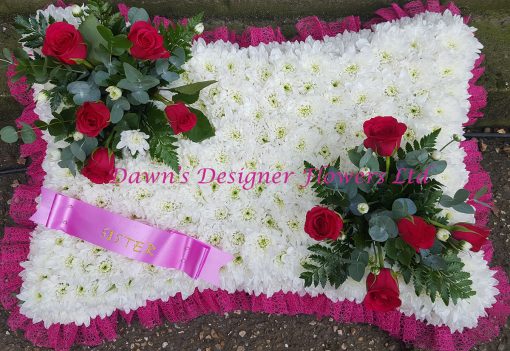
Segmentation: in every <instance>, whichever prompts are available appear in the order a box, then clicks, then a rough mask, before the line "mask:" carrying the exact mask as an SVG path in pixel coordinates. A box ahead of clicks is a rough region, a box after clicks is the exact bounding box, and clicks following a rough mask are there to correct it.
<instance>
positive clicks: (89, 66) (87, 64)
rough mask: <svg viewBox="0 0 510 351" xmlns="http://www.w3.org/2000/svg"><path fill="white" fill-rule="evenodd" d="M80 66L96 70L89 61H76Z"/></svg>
mask: <svg viewBox="0 0 510 351" xmlns="http://www.w3.org/2000/svg"><path fill="white" fill-rule="evenodd" d="M75 61H76V62H77V63H78V64H82V65H84V66H85V67H87V68H88V69H92V70H93V69H94V66H92V64H91V63H90V62H89V61H87V60H75Z"/></svg>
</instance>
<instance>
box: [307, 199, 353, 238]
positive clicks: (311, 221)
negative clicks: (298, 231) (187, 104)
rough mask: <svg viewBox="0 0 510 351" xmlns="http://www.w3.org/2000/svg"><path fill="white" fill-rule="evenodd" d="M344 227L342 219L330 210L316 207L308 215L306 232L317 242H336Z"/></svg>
mask: <svg viewBox="0 0 510 351" xmlns="http://www.w3.org/2000/svg"><path fill="white" fill-rule="evenodd" d="M343 227H344V221H343V220H342V217H341V216H340V215H339V214H338V213H336V212H335V211H332V210H330V209H329V208H326V207H321V206H315V207H314V208H312V209H311V210H310V211H308V213H307V214H306V222H305V232H306V233H307V234H308V235H310V237H311V238H313V239H315V240H319V241H320V240H327V239H331V240H336V239H338V237H339V236H340V234H341V231H342V228H343Z"/></svg>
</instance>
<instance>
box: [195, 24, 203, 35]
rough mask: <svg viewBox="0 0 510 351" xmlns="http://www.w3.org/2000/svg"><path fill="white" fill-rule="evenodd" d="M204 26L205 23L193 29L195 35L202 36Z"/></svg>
mask: <svg viewBox="0 0 510 351" xmlns="http://www.w3.org/2000/svg"><path fill="white" fill-rule="evenodd" d="M204 29H205V28H204V24H203V23H199V24H197V25H196V26H195V28H193V30H194V31H195V33H197V34H202V33H203V32H204Z"/></svg>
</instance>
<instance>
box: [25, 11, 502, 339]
mask: <svg viewBox="0 0 510 351" xmlns="http://www.w3.org/2000/svg"><path fill="white" fill-rule="evenodd" d="M69 15H70V14H69ZM70 16H71V17H70V18H74V17H72V15H70ZM473 31H474V29H473V28H470V27H468V26H466V25H465V24H464V23H463V21H462V18H461V17H458V16H453V15H452V14H451V13H449V12H446V13H445V14H444V15H439V14H432V13H426V14H423V15H418V16H415V17H414V18H412V19H410V18H406V19H402V20H398V21H393V22H391V23H383V24H378V25H376V26H374V27H373V31H370V30H363V31H361V32H360V33H344V34H342V35H338V36H336V37H334V38H325V39H324V40H323V41H315V40H312V39H308V40H306V41H305V42H299V43H297V42H292V43H290V42H287V43H283V44H277V43H273V44H268V45H260V46H258V47H250V48H246V49H240V48H239V47H238V46H237V45H233V44H230V43H225V42H217V43H212V44H209V45H206V44H205V43H204V42H203V41H201V40H200V41H198V42H197V43H196V44H195V45H194V47H193V58H192V59H191V60H190V61H189V62H188V63H187V64H186V66H185V69H186V71H187V73H186V74H185V75H183V78H182V80H181V81H179V82H176V83H175V84H183V83H187V82H194V81H203V80H216V81H218V83H217V84H214V85H212V86H210V87H208V88H206V89H205V90H204V91H203V92H202V93H201V98H200V100H199V101H198V102H197V103H196V107H197V108H200V109H201V110H203V111H204V113H205V114H206V115H207V116H208V117H210V119H211V122H212V123H213V124H214V127H215V130H216V136H215V137H214V138H211V139H208V140H206V141H204V142H202V143H192V142H190V141H188V140H186V139H184V138H180V139H179V155H180V162H181V165H182V167H183V170H188V171H189V172H190V180H189V182H187V183H186V184H178V179H177V178H176V180H175V181H174V182H173V183H172V184H170V183H166V184H162V183H156V184H146V183H145V182H143V181H142V182H141V183H140V184H129V183H128V182H122V183H120V184H118V185H115V186H113V185H94V184H91V183H90V182H89V181H88V180H87V179H86V178H85V177H83V176H81V175H78V176H77V177H76V178H74V177H73V176H72V175H71V174H70V172H69V171H67V170H65V169H62V168H60V167H59V166H58V165H57V159H56V158H55V157H51V155H54V154H55V152H54V151H55V150H56V148H57V145H56V144H55V143H54V142H53V141H52V140H50V138H49V137H48V136H47V135H45V138H46V140H47V141H48V142H49V144H48V155H49V156H48V157H47V158H46V160H45V162H44V165H43V166H44V169H45V171H46V172H47V175H46V178H45V183H44V186H46V187H48V188H51V189H53V190H56V191H59V192H62V193H64V194H66V195H68V196H71V197H76V198H79V199H81V200H83V201H86V202H87V203H90V204H92V205H95V206H98V207H101V208H105V209H107V210H109V211H112V212H115V213H118V214H121V215H123V216H125V217H128V218H137V219H140V220H143V221H146V222H148V223H149V224H151V225H154V226H157V227H159V228H163V229H164V228H168V229H170V228H172V229H177V230H180V231H182V232H184V233H186V234H189V235H191V236H193V237H195V238H198V239H200V240H203V241H205V242H208V243H210V244H212V245H214V246H217V247H218V248H220V249H222V250H225V251H227V252H230V253H232V254H233V255H234V256H235V258H234V261H233V262H232V263H230V264H229V265H228V266H226V267H225V268H224V269H223V270H222V273H221V285H220V288H221V289H224V290H227V291H229V292H235V291H245V292H247V293H251V294H261V293H263V294H267V296H272V295H273V294H274V293H275V292H278V291H284V292H295V293H298V294H300V295H303V294H306V293H308V294H311V295H312V296H317V295H318V294H326V296H327V297H328V298H330V299H331V300H333V301H342V300H345V299H347V300H351V301H356V302H358V303H360V302H361V301H362V300H363V298H364V296H365V293H366V288H365V282H364V281H362V282H359V283H358V282H355V281H353V280H351V279H349V280H347V281H346V282H345V283H344V284H343V285H342V286H341V287H340V288H339V289H335V288H334V287H331V286H329V285H327V286H326V287H325V288H320V287H318V288H314V287H309V288H306V289H305V288H303V281H302V280H301V279H300V278H299V275H300V273H301V272H302V268H301V263H303V262H304V261H305V260H306V258H307V255H308V251H307V247H308V246H310V245H311V244H313V242H314V241H313V240H312V239H311V238H309V237H308V236H307V235H306V234H305V233H304V231H303V224H304V218H305V214H306V212H307V211H308V210H309V209H310V208H311V207H313V206H315V205H317V204H318V203H319V200H318V199H317V197H316V196H315V195H314V192H313V190H312V189H311V188H310V187H304V188H303V187H301V185H302V184H303V183H304V182H305V177H304V175H303V174H302V173H301V172H302V170H303V161H304V160H307V161H309V162H311V163H312V164H315V165H324V164H327V163H329V162H331V161H333V160H334V159H336V157H338V156H339V155H340V156H341V158H342V166H341V167H342V170H345V171H349V170H352V168H351V169H350V168H349V162H348V158H347V154H346V150H347V149H349V148H351V147H354V146H356V145H359V144H360V143H361V142H362V141H363V138H364V135H363V128H362V125H363V122H364V121H365V120H367V119H369V118H371V117H373V116H377V115H383V116H384V115H392V116H395V117H396V118H398V119H399V120H400V121H401V122H404V123H406V124H407V125H408V127H409V129H408V131H407V133H406V135H405V137H404V138H405V140H408V141H412V140H415V139H416V138H420V137H422V136H423V135H425V134H428V133H430V132H431V131H432V130H433V129H434V128H443V132H442V133H441V135H440V137H439V145H444V144H446V143H447V142H448V141H449V140H450V138H451V136H452V135H453V134H454V133H455V134H459V135H461V134H462V123H464V122H465V121H466V120H467V112H468V110H469V107H470V105H469V101H468V97H469V94H468V93H467V87H468V81H469V79H470V78H471V77H472V75H471V69H472V67H473V64H474V62H475V60H476V59H477V58H478V55H479V51H480V49H481V45H480V43H479V42H478V41H477V40H476V38H475V37H474V36H473ZM43 88H44V87H40V86H35V92H36V94H37V93H38V92H40V91H41V90H42V89H43ZM36 113H38V114H39V115H40V117H41V119H43V120H49V119H51V110H50V108H49V106H48V102H45V101H39V102H38V103H37V107H36ZM129 138H130V137H126V142H125V143H124V144H125V145H126V146H127V147H128V148H129V149H130V150H131V151H133V150H134V149H133V148H131V147H129V144H130V143H129V142H127V139H129ZM143 140H144V141H145V138H143ZM59 145H61V144H59ZM136 150H138V149H136ZM138 151H139V150H138ZM464 157H465V152H464V151H463V150H462V149H460V148H458V145H453V146H451V147H449V148H447V149H445V150H444V151H443V152H442V155H441V158H442V159H444V160H446V161H447V162H448V168H447V170H446V172H445V173H444V174H442V175H441V176H440V177H439V178H440V180H441V182H443V183H444V184H445V185H446V186H447V187H448V189H449V190H448V193H449V194H453V193H454V192H455V191H456V190H457V189H458V188H459V187H461V186H462V185H463V184H466V183H467V180H468V172H467V171H466V169H465V165H464V163H463V159H464ZM117 167H119V168H124V169H126V170H127V171H128V172H130V173H134V172H137V171H138V172H158V171H159V172H164V171H165V172H168V171H170V169H169V168H168V167H167V166H164V165H162V164H158V163H156V162H154V161H152V160H151V159H150V158H149V157H148V156H140V157H138V158H136V159H132V158H130V157H127V158H125V159H124V160H122V161H118V162H117ZM206 167H207V168H213V169H215V170H216V171H217V172H219V171H221V170H225V171H231V170H233V171H240V170H243V172H248V171H251V170H257V171H294V172H296V174H297V175H296V176H295V177H292V178H290V181H289V183H288V184H280V185H274V184H266V185H264V184H255V186H254V187H253V188H252V189H250V190H244V189H243V188H242V186H240V185H239V184H231V185H227V184H219V183H217V182H211V183H209V184H204V185H198V184H197V182H198V180H199V179H197V175H196V174H195V172H196V171H197V170H199V169H202V168H206ZM142 178H143V177H142ZM451 220H452V221H455V220H462V221H469V222H473V221H474V218H473V216H471V215H459V214H457V213H452V214H451ZM461 257H462V260H463V261H464V262H465V263H466V266H465V270H466V271H468V272H470V273H471V274H472V276H473V284H474V285H473V287H474V289H475V290H476V292H477V294H476V295H475V296H473V297H471V298H469V299H467V300H464V301H461V302H460V303H458V304H457V305H453V304H450V306H448V307H445V306H444V305H443V304H442V301H441V300H440V299H437V300H436V302H434V303H432V302H431V301H430V298H429V297H428V296H426V295H422V296H416V295H415V294H414V288H413V286H412V285H407V284H405V283H404V282H400V289H401V292H402V301H403V304H402V307H401V309H400V310H401V311H402V312H403V313H405V314H406V315H412V314H414V315H416V316H417V318H420V319H423V320H427V321H428V322H429V323H432V324H435V325H447V326H449V327H450V328H451V329H452V330H453V331H455V330H462V329H463V328H470V327H474V326H475V325H476V323H477V322H476V321H477V319H478V318H479V317H480V316H483V315H485V310H484V309H485V308H487V307H490V306H491V305H492V304H493V303H494V301H495V299H494V296H495V295H496V294H498V291H497V289H496V288H495V286H496V284H497V282H496V280H495V279H494V278H493V277H492V276H493V272H492V271H491V270H490V269H489V267H488V266H487V263H486V262H485V261H483V259H482V256H481V253H480V254H473V253H468V252H466V253H461ZM23 267H24V268H25V270H24V271H23V273H22V276H23V280H24V283H23V287H22V289H21V293H20V294H19V295H18V297H19V298H20V299H21V300H22V301H23V303H22V305H21V312H22V313H24V314H25V315H27V316H28V317H30V318H32V319H33V320H34V322H38V321H44V323H45V325H46V326H48V325H51V324H52V323H57V322H58V323H70V322H75V323H76V324H78V325H81V324H85V325H88V323H89V321H90V318H94V317H96V316H102V317H104V316H106V315H109V314H111V313H112V312H113V311H114V310H116V309H121V310H125V311H128V310H132V309H136V308H138V307H140V306H143V305H144V304H145V301H146V300H156V299H163V300H165V299H167V298H168V297H170V296H174V295H176V294H178V293H181V294H182V296H183V298H186V297H188V296H190V295H191V294H192V293H193V291H194V290H195V288H198V289H199V290H203V289H209V288H214V287H212V286H210V285H208V284H206V283H204V282H202V281H195V280H192V279H190V278H188V277H187V276H186V275H185V274H183V273H181V272H178V271H174V270H165V269H162V268H156V267H153V266H149V265H146V264H143V263H139V262H135V261H132V260H129V259H127V258H124V257H122V256H119V255H117V254H115V253H111V252H107V251H104V250H101V249H99V248H97V247H94V246H92V245H89V244H87V243H85V242H82V241H80V240H77V239H75V238H72V237H70V236H67V235H66V234H64V233H62V232H58V231H54V230H47V229H45V228H43V227H38V228H37V229H36V230H35V232H34V235H33V239H32V243H31V251H30V256H29V259H28V261H27V262H24V263H23Z"/></svg>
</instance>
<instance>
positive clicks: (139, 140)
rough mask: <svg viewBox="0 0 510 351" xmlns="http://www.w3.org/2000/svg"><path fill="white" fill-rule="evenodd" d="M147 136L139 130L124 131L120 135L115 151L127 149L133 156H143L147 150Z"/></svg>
mask: <svg viewBox="0 0 510 351" xmlns="http://www.w3.org/2000/svg"><path fill="white" fill-rule="evenodd" d="M147 139H149V136H148V135H147V134H145V133H144V132H140V130H125V131H123V132H122V133H120V141H119V143H118V144H117V149H119V150H122V149H127V150H129V152H131V155H132V156H134V155H135V154H136V153H137V152H138V155H140V156H144V155H145V152H146V151H147V150H149V143H148V142H147Z"/></svg>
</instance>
